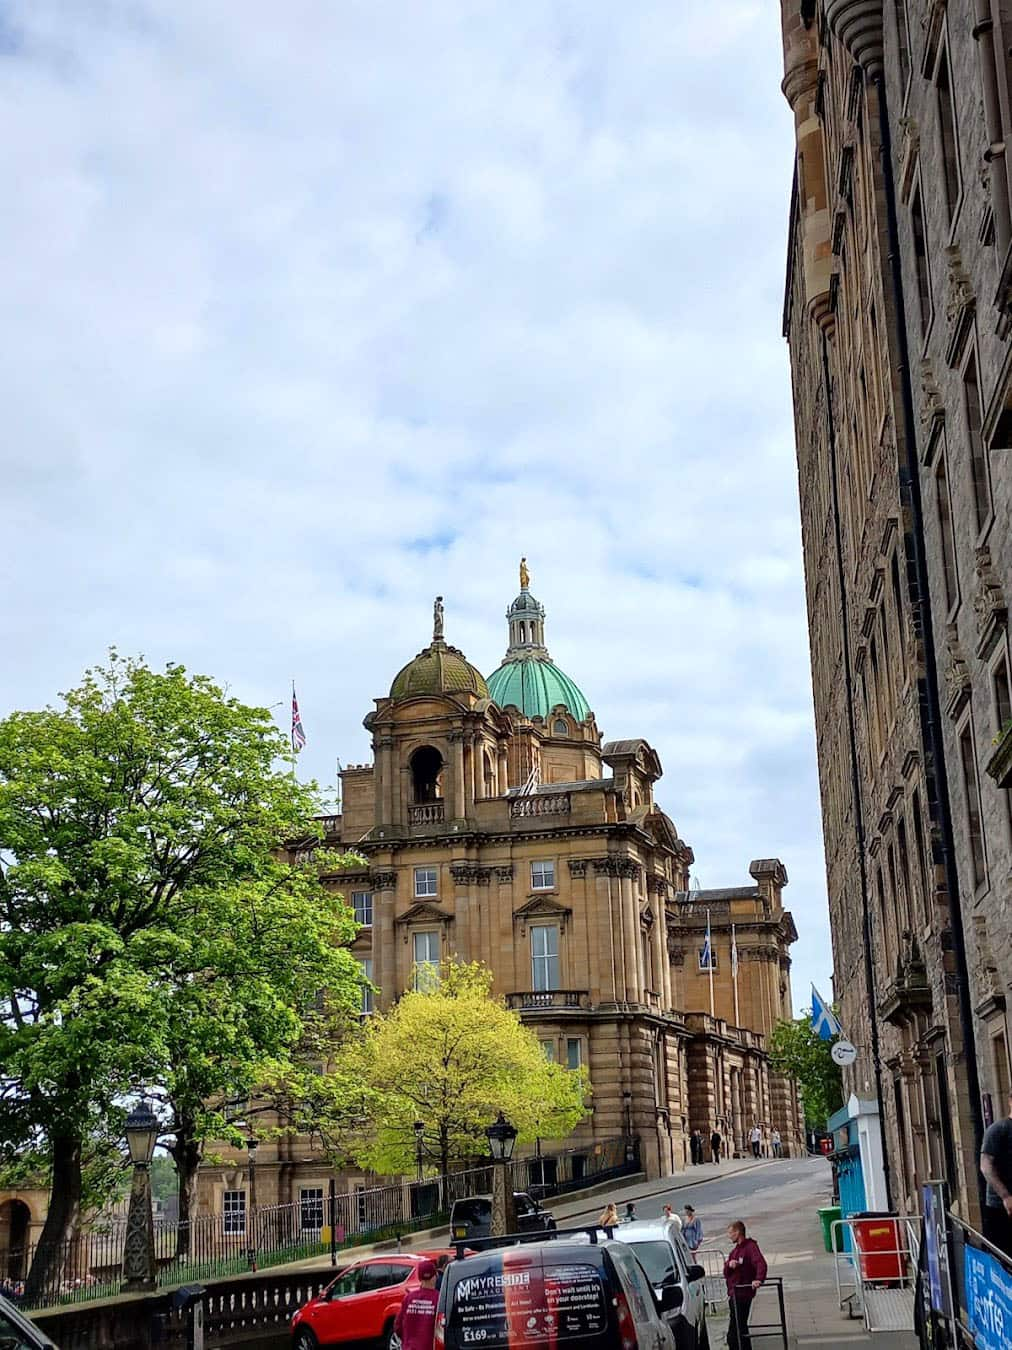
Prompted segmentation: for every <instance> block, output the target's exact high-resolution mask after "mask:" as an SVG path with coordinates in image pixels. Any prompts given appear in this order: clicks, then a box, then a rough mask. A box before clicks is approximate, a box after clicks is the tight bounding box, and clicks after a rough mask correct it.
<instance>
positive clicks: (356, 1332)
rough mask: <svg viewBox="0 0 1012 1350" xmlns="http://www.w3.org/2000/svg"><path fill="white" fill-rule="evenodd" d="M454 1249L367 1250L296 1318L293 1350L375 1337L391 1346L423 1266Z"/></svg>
mask: <svg viewBox="0 0 1012 1350" xmlns="http://www.w3.org/2000/svg"><path fill="white" fill-rule="evenodd" d="M443 1255H445V1256H449V1257H453V1256H454V1255H456V1253H455V1252H453V1251H444V1250H442V1249H438V1250H436V1251H426V1252H396V1253H391V1254H390V1255H388V1256H367V1257H364V1258H363V1259H362V1260H361V1261H354V1262H352V1264H351V1265H350V1266H345V1267H344V1268H343V1269H342V1270H341V1271H340V1273H339V1274H338V1276H337V1279H336V1280H334V1281H332V1283H330V1284H329V1285H328V1286H327V1287H326V1289H324V1290H323V1292H322V1293H320V1294H318V1295H317V1296H316V1298H314V1299H312V1300H310V1302H309V1303H307V1304H306V1305H305V1306H304V1307H302V1308H300V1309H299V1311H298V1312H297V1313H296V1314H295V1316H294V1317H293V1318H292V1346H293V1350H317V1347H318V1346H324V1345H342V1344H343V1343H344V1342H346V1341H372V1342H373V1344H377V1343H379V1344H380V1345H382V1347H383V1350H388V1348H389V1346H390V1340H391V1337H392V1336H393V1330H394V1318H395V1317H396V1316H397V1314H398V1312H399V1311H400V1306H401V1301H402V1300H403V1298H404V1294H405V1292H406V1290H408V1289H417V1288H418V1267H419V1266H420V1265H421V1263H422V1262H423V1261H435V1259H436V1258H437V1257H438V1256H443Z"/></svg>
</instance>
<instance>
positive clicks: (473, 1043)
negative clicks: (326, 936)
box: [356, 961, 589, 1174]
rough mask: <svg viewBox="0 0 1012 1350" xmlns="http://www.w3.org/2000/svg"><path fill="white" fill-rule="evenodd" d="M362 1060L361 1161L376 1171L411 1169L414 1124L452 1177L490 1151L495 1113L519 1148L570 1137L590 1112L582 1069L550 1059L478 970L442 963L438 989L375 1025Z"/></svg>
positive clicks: (432, 984) (409, 998)
mask: <svg viewBox="0 0 1012 1350" xmlns="http://www.w3.org/2000/svg"><path fill="white" fill-rule="evenodd" d="M358 1053H359V1055H360V1059H359V1062H358V1064H357V1065H356V1071H357V1072H359V1073H361V1081H362V1085H363V1098H364V1103H365V1111H366V1112H367V1114H368V1118H369V1126H370V1128H369V1129H368V1131H367V1132H366V1136H367V1137H365V1138H364V1139H363V1141H362V1143H361V1144H360V1145H359V1147H358V1148H357V1149H356V1157H357V1159H358V1161H359V1163H360V1164H361V1165H363V1166H365V1167H370V1168H372V1169H373V1170H375V1171H377V1172H383V1173H388V1174H389V1173H396V1172H406V1171H409V1170H410V1169H411V1167H412V1166H413V1163H414V1159H415V1147H416V1144H415V1128H414V1127H415V1122H416V1121H421V1122H422V1124H423V1125H424V1127H425V1133H424V1141H425V1148H426V1154H427V1157H428V1159H429V1160H430V1161H438V1164H439V1170H440V1171H441V1172H444V1173H445V1172H446V1171H447V1170H448V1168H449V1165H450V1163H451V1162H453V1161H458V1160H467V1159H472V1158H476V1157H480V1156H482V1155H483V1154H484V1153H485V1152H486V1149H487V1142H486V1139H485V1129H486V1127H487V1126H488V1125H489V1123H490V1122H491V1121H493V1120H494V1119H495V1116H496V1113H497V1112H498V1111H504V1112H505V1113H506V1115H507V1117H508V1118H509V1119H510V1120H511V1121H512V1123H513V1125H514V1126H515V1127H516V1128H517V1130H518V1131H519V1139H520V1142H521V1143H525V1142H532V1141H533V1140H534V1139H535V1138H536V1137H538V1136H543V1137H550V1138H563V1137H564V1136H565V1135H567V1134H569V1132H570V1131H571V1130H572V1129H573V1128H574V1127H575V1126H576V1125H577V1124H578V1123H579V1121H580V1120H582V1119H583V1117H584V1116H585V1115H586V1114H587V1107H586V1104H585V1103H586V1098H587V1095H588V1093H589V1083H588V1081H587V1077H586V1074H585V1072H584V1070H582V1069H575V1070H573V1069H565V1068H563V1067H562V1066H561V1065H560V1064H554V1063H551V1062H550V1061H548V1060H546V1059H545V1056H544V1053H543V1052H542V1049H541V1046H540V1045H539V1044H538V1041H537V1039H536V1038H535V1036H534V1035H533V1033H532V1032H531V1031H530V1030H529V1029H528V1028H527V1027H525V1026H524V1025H523V1023H522V1022H521V1021H520V1018H519V1017H518V1016H517V1014H516V1013H514V1012H511V1011H510V1010H509V1009H508V1008H507V1007H506V1005H505V1003H504V1002H503V1001H502V1000H501V999H498V998H494V997H493V995H492V973H491V971H489V970H488V969H487V968H486V967H485V966H483V965H481V964H480V963H479V962H469V963H465V962H458V961H447V962H444V963H443V964H442V966H441V967H440V972H439V979H438V981H436V980H432V981H429V982H428V984H427V987H424V988H422V989H420V990H418V991H415V992H412V993H408V994H405V995H404V997H403V998H401V999H400V1000H399V1002H398V1003H396V1004H395V1005H394V1007H393V1008H392V1009H391V1010H390V1011H389V1012H388V1013H386V1014H385V1015H376V1016H375V1017H373V1018H371V1019H370V1025H369V1027H368V1029H367V1032H366V1035H365V1038H364V1040H363V1042H362V1045H361V1048H360V1051H359V1052H358Z"/></svg>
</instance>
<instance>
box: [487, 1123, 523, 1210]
mask: <svg viewBox="0 0 1012 1350" xmlns="http://www.w3.org/2000/svg"><path fill="white" fill-rule="evenodd" d="M485 1134H486V1135H487V1136H488V1147H489V1152H490V1153H491V1154H492V1163H493V1166H492V1226H491V1235H492V1237H505V1236H506V1234H507V1233H512V1232H514V1231H515V1229H516V1209H515V1206H514V1204H513V1168H512V1167H511V1166H510V1159H511V1158H512V1157H513V1145H514V1144H515V1143H516V1141H517V1132H516V1130H515V1129H514V1128H513V1126H512V1125H511V1124H510V1123H509V1121H508V1120H507V1119H506V1117H505V1116H504V1115H503V1113H502V1112H501V1111H500V1112H499V1114H498V1116H496V1118H495V1121H494V1123H493V1124H491V1125H490V1126H489V1127H488V1129H487V1130H486V1131H485Z"/></svg>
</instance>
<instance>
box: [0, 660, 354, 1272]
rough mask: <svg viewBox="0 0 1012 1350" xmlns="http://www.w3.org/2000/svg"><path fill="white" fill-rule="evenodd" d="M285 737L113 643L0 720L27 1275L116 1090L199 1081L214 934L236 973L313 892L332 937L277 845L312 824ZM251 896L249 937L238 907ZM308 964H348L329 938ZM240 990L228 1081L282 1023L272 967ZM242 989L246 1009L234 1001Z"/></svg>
mask: <svg viewBox="0 0 1012 1350" xmlns="http://www.w3.org/2000/svg"><path fill="white" fill-rule="evenodd" d="M286 751H287V744H286V740H285V738H284V737H283V736H282V735H281V734H280V732H279V731H278V729H277V727H276V726H275V724H274V722H273V720H272V718H271V716H270V714H269V713H268V712H267V711H266V710H264V709H258V708H250V707H247V706H245V705H243V704H242V703H240V702H239V701H238V700H236V699H234V698H231V697H228V696H227V695H226V694H225V693H224V692H223V691H222V690H221V689H220V688H219V687H218V686H217V685H216V684H214V683H213V682H212V681H211V680H210V679H208V678H207V677H205V676H199V675H197V676H191V675H189V674H188V673H187V672H186V671H185V670H184V669H183V668H182V667H181V666H178V665H169V666H168V667H167V668H166V669H165V670H164V671H160V672H159V671H154V670H152V669H150V668H149V667H148V666H147V665H145V664H144V663H143V661H139V660H122V659H120V658H119V657H118V656H117V655H116V653H115V652H113V653H112V654H111V657H110V660H109V663H108V665H107V666H106V667H105V668H98V669H95V670H89V671H87V672H86V673H85V675H84V678H83V680H82V682H81V684H80V685H79V687H78V688H76V689H73V690H71V691H70V692H68V693H66V694H64V695H62V706H60V707H58V708H45V709H43V710H42V711H37V712H16V713H13V714H12V715H11V716H9V717H7V718H6V719H4V720H3V721H2V722H0V1064H2V1065H3V1070H2V1076H0V1139H3V1140H4V1141H5V1142H6V1144H7V1147H8V1148H9V1149H12V1150H17V1149H36V1150H37V1151H39V1152H40V1153H42V1154H44V1155H45V1156H46V1158H47V1159H48V1163H49V1167H50V1173H51V1185H52V1193H51V1198H50V1205H49V1212H48V1215H47V1218H46V1223H45V1225H44V1228H43V1231H42V1234H41V1239H40V1244H39V1252H38V1255H37V1257H36V1261H35V1263H34V1266H33V1269H32V1271H31V1272H30V1278H29V1284H30V1288H35V1287H39V1286H41V1284H42V1283H43V1282H44V1280H45V1279H46V1278H47V1276H48V1274H49V1271H50V1270H51V1269H52V1268H53V1266H54V1265H55V1264H56V1263H57V1261H58V1259H59V1252H60V1250H61V1247H62V1244H63V1242H64V1241H65V1240H66V1238H67V1237H68V1236H69V1235H70V1234H71V1232H72V1231H73V1230H74V1228H75V1226H76V1224H77V1222H78V1219H79V1214H80V1209H81V1204H82V1197H83V1163H84V1155H85V1151H86V1146H87V1143H88V1141H89V1140H90V1139H93V1138H101V1137H103V1134H104V1133H105V1131H106V1129H107V1126H108V1123H109V1122H110V1121H112V1120H115V1119H116V1117H117V1113H119V1114H120V1115H121V1114H122V1104H123V1101H124V1095H125V1094H127V1093H129V1092H131V1091H133V1090H135V1089H137V1088H138V1087H141V1086H143V1085H149V1084H160V1083H162V1084H164V1083H167V1082H170V1081H171V1080H172V1078H173V1076H174V1075H175V1073H176V1072H177V1070H179V1071H181V1072H183V1073H184V1074H185V1073H186V1072H187V1071H188V1069H187V1067H186V1066H191V1067H192V1063H193V1061H194V1060H196V1061H198V1068H197V1069H196V1070H194V1071H193V1073H192V1078H193V1081H194V1083H196V1082H197V1081H198V1080H200V1081H201V1084H202V1081H203V1080H202V1079H201V1073H202V1072H203V1070H202V1068H201V1067H200V1065H199V1061H200V1060H201V1058H203V1059H204V1060H210V1059H213V1058H214V1055H215V1050H214V1047H213V1046H212V1044H211V1031H210V1028H211V1024H212V1022H213V1021H214V1019H215V1017H216V1016H217V1015H218V1014H219V1013H220V1012H221V1011H222V1008H223V1005H224V998H223V992H224V980H225V979H227V978H228V974H227V973H226V975H225V976H224V979H223V978H222V977H221V975H220V969H224V970H225V971H226V972H230V973H236V966H237V957H236V952H235V943H234V942H233V941H232V936H231V935H232V934H233V933H237V934H242V935H243V940H244V941H246V942H247V943H248V944H250V950H249V951H248V952H247V953H246V956H247V957H248V958H249V965H246V966H244V967H243V968H242V970H241V971H240V974H241V976H242V978H243V979H245V978H246V977H247V976H249V977H250V979H251V980H252V973H251V970H250V966H254V965H255V964H256V956H257V951H258V948H262V947H263V946H264V944H266V945H268V946H270V945H271V944H273V945H274V947H276V945H277V943H278V941H279V935H278V933H277V925H278V924H279V923H281V922H282V915H284V916H286V917H285V919H284V921H285V922H290V923H295V922H297V920H298V917H299V916H300V915H302V916H304V915H305V913H306V911H307V910H308V909H311V908H314V907H318V908H319V917H318V922H316V923H314V925H313V926H312V930H311V931H312V934H313V941H314V942H315V941H316V940H317V939H318V937H319V934H320V932H321V931H322V930H323V929H326V928H327V926H328V924H329V925H330V931H331V932H332V933H333V944H334V945H333V949H332V950H333V952H337V951H339V950H340V944H341V942H342V941H344V940H346V938H347V934H348V931H349V930H348V926H347V925H348V920H347V915H346V911H345V910H344V909H343V906H342V905H341V902H340V900H339V899H338V898H336V897H335V896H333V895H332V894H329V893H328V892H327V891H326V890H325V889H324V887H323V886H322V885H321V884H320V883H319V879H318V877H315V876H314V877H313V878H312V879H310V877H309V876H308V874H307V875H306V876H301V875H300V876H296V875H295V872H296V869H295V868H294V867H293V866H292V865H290V864H289V863H287V862H285V861H284V856H285V855H284V853H283V846H284V844H285V843H286V841H289V840H292V839H301V838H307V837H310V836H311V835H312V834H313V830H314V827H313V823H312V818H313V816H314V814H315V809H316V802H315V800H314V789H313V787H312V785H305V784H300V783H298V782H297V781H296V780H295V778H294V776H293V775H292V774H290V773H288V772H284V771H283V768H284V757H285V754H286ZM314 888H315V889H314ZM261 901H265V903H267V905H268V908H269V909H270V917H269V920H268V921H267V922H268V924H269V926H270V930H271V931H270V933H269V934H268V933H267V932H266V931H265V929H264V927H263V926H262V921H261V920H259V919H258V918H257V916H256V914H255V913H254V912H253V911H255V909H256V905H257V903H259V902H261ZM215 932H216V933H217V941H216V940H215V939H214V934H215ZM288 941H289V943H290V944H291V946H292V947H293V948H296V949H297V948H298V947H299V944H300V942H301V941H302V939H301V937H300V935H299V934H298V933H297V932H289V934H288ZM270 968H271V969H272V970H273V971H275V972H276V969H277V960H276V959H275V958H273V957H272V960H271V963H270ZM326 969H327V974H328V975H329V976H333V977H334V978H335V979H337V980H339V981H340V977H342V976H343V977H344V979H345V981H347V979H350V978H352V977H353V975H354V978H357V972H353V971H352V963H351V960H350V956H349V955H348V954H347V953H346V952H342V953H341V962H340V963H339V964H338V965H335V963H334V961H332V960H329V964H328V965H327V968H326ZM209 972H210V973H209ZM304 973H305V972H303V973H302V974H300V976H299V981H297V982H296V983H299V985H300V987H304V986H303V985H302V984H301V981H302V979H303V976H304ZM254 983H255V981H254ZM184 991H185V992H184ZM257 991H258V992H257V993H256V994H255V996H253V997H252V999H250V1000H247V1001H246V1006H244V1010H243V1013H242V1014H241V1016H239V1017H237V1019H236V1020H237V1022H239V1023H241V1027H240V1028H239V1029H238V1030H237V1031H236V1033H235V1034H234V1035H233V1034H232V1032H231V1030H230V1031H228V1032H227V1033H226V1032H222V1040H221V1044H220V1047H219V1049H220V1052H221V1053H220V1059H221V1060H222V1061H224V1062H227V1063H228V1065H229V1074H227V1075H226V1076H229V1075H231V1076H233V1078H236V1077H237V1078H238V1081H239V1082H240V1083H242V1082H244V1081H245V1078H244V1074H246V1075H248V1071H249V1068H250V1065H251V1064H252V1065H255V1066H256V1068H257V1070H258V1071H259V1070H260V1069H261V1068H262V1067H263V1064H264V1059H265V1053H264V1046H263V1045H262V1044H261V1042H260V1039H259V1038H260V1037H261V1035H262V1034H263V1031H264V1022H265V1020H267V1019H268V1017H269V1016H273V1017H274V1018H276V1019H277V1021H278V1022H279V1023H281V1024H283V1026H284V1032H283V1034H281V1035H278V1036H276V1037H275V1040H274V1042H273V1044H275V1045H276V1044H281V1045H282V1046H285V1045H291V1044H292V1043H293V1042H295V1041H297V1039H298V1034H299V1028H298V1017H297V1016H294V1017H293V1016H292V1015H291V1014H290V1012H288V1011H286V1001H287V1000H288V999H289V998H290V997H291V995H292V984H291V983H289V984H286V985H283V986H282V987H280V988H278V987H275V988H274V993H273V1001H272V995H271V993H270V980H269V976H267V975H265V976H264V982H263V983H262V984H260V985H258V986H257ZM181 998H182V1001H183V1004H184V1005H185V1007H186V1009H187V1010H188V1012H189V1014H190V1015H193V1016H195V1017H196V1019H197V1031H196V1034H195V1035H193V1036H192V1037H191V1036H187V1034H186V1033H185V1028H184V1025H183V1018H184V1014H183V1012H182V1011H181V1010H180V999H181ZM257 1000H260V1006H261V1011H262V1012H263V1017H262V1018H258V1017H257V1016H255V1015H253V1014H251V1013H250V1012H249V1006H248V1005H249V1003H250V1002H252V1003H256V1002H257ZM174 1005H175V1012H174ZM209 1009H210V1011H208V1010H209ZM267 1039H269V1038H267ZM188 1048H192V1049H193V1054H192V1055H190V1057H189V1059H185V1057H186V1055H187V1054H188ZM270 1053H271V1047H270V1046H268V1047H267V1055H268V1057H269V1055H270ZM181 1056H182V1057H184V1058H180V1057H181ZM237 1064H238V1065H239V1066H240V1068H239V1071H238V1072H237V1071H236V1065H237ZM211 1076H212V1077H213V1076H214V1075H213V1074H212V1075H211ZM219 1081H220V1079H219ZM180 1095H182V1094H180ZM198 1128H199V1126H198Z"/></svg>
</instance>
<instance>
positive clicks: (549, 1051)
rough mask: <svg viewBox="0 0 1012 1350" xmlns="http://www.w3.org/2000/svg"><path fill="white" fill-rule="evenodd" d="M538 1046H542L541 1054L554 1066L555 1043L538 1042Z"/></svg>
mask: <svg viewBox="0 0 1012 1350" xmlns="http://www.w3.org/2000/svg"><path fill="white" fill-rule="evenodd" d="M538 1045H540V1046H541V1053H542V1054H543V1055H544V1057H545V1059H547V1060H548V1061H549V1062H550V1063H552V1064H554V1063H555V1042H554V1041H538Z"/></svg>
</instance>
